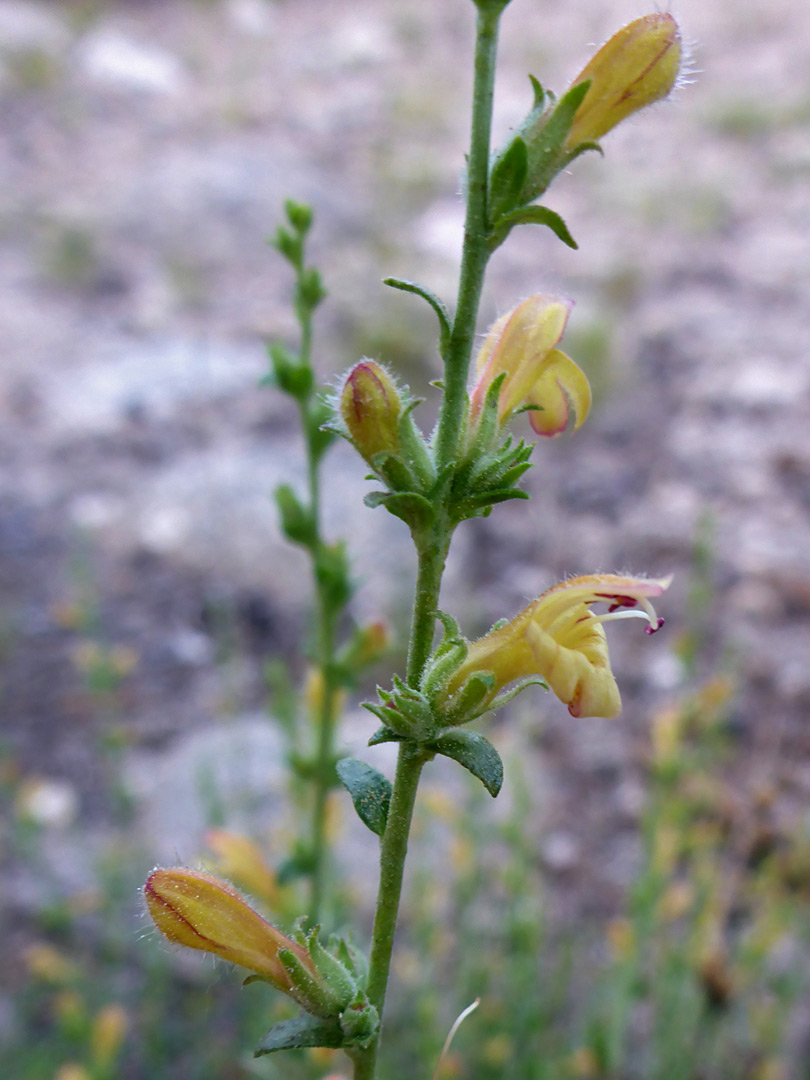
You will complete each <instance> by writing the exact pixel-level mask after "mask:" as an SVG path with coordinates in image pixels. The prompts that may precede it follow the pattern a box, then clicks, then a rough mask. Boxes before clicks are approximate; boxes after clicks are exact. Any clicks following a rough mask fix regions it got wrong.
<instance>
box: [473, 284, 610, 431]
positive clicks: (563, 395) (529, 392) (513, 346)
mask: <svg viewBox="0 0 810 1080" xmlns="http://www.w3.org/2000/svg"><path fill="white" fill-rule="evenodd" d="M571 306H572V305H571V301H570V300H562V299H560V298H559V297H556V296H549V295H547V294H546V293H538V295H536V296H530V297H529V299H528V300H524V301H523V303H521V304H518V306H517V307H516V308H514V309H513V310H512V311H510V312H508V313H507V314H506V315H503V316H501V318H500V319H498V321H497V322H496V323H495V324H494V325H493V326H492V328H491V330H490V331H489V334H488V335H487V337H486V340H485V341H484V344H483V346H482V348H481V351H480V352H479V354H478V359H477V361H476V375H477V379H476V383H475V386H474V387H473V391H472V394H471V398H470V415H471V419H472V420H473V422H474V421H475V419H476V418H477V417H478V416H479V414H480V412H481V409H482V408H483V405H484V401H485V399H486V396H487V391H488V390H489V387H490V386H491V385H492V382H493V380H494V379H496V378H497V377H498V375H500V374H501V372H504V371H505V372H506V378H505V379H504V382H503V385H502V386H501V391H500V396H499V399H498V420H499V421H500V423H501V424H504V423H506V421H507V420H508V419H509V417H510V416H511V415H512V413H513V412H514V411H515V410H516V409H520V408H521V407H523V406H526V405H533V406H535V407H536V408H535V409H533V410H532V411H531V412H530V414H529V418H530V422H531V425H532V427H533V428H534V430H535V431H536V432H537V434H538V435H545V436H548V437H553V436H554V435H559V434H561V433H562V432H563V431H565V429H566V427H567V426H568V420H569V416H570V409H571V407H572V406H573V410H574V415H575V418H576V419H575V423H574V427H575V428H578V427H580V426H581V424H582V423H583V422H584V421H585V418H586V417H587V415H588V412H589V411H590V407H591V388H590V385H589V383H588V379H587V378H586V376H585V374H584V372H583V371H581V370H580V368H578V367H577V365H576V364H575V363H574V361H573V360H571V358H570V357H568V356H566V355H565V353H563V352H560V351H559V349H556V348H555V346H556V344H557V342H558V341H559V340H560V338H561V337H562V335H563V331H564V330H565V324H566V323H567V322H568V315H569V312H570V310H571Z"/></svg>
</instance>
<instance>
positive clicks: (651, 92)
mask: <svg viewBox="0 0 810 1080" xmlns="http://www.w3.org/2000/svg"><path fill="white" fill-rule="evenodd" d="M681 54H682V47H681V35H680V31H679V30H678V24H677V23H676V22H675V20H674V19H673V17H672V16H671V15H670V14H668V13H662V14H656V15H644V16H643V17H642V18H640V19H635V20H634V21H633V22H631V23H629V24H628V25H627V26H625V27H623V29H621V30H619V32H618V33H617V34H614V35H613V37H612V38H610V40H609V41H608V42H606V43H605V44H604V45H603V46H602V48H601V49H600V50H599V52H597V53H596V55H595V56H594V57H593V58H592V59H591V60H590V61H589V62H588V63H587V64H586V65H585V67H584V68H583V69H582V71H580V73H579V75H577V77H576V78H575V79H574V81H573V82H572V83H571V85H572V86H577V85H578V84H579V83H583V82H585V80H586V79H590V80H591V85H590V87H589V88H588V92H587V93H586V95H585V98H584V99H583V101H582V104H581V105H580V107H579V108H578V109H577V112H576V114H575V116H574V122H573V124H572V125H571V129H570V131H569V133H568V138H567V139H566V143H565V145H566V147H567V148H568V149H569V150H573V149H574V148H575V147H576V146H578V145H579V144H580V143H582V142H588V141H591V140H594V139H600V138H601V137H602V136H603V135H605V134H606V133H607V132H608V131H610V130H611V128H614V127H615V126H616V125H617V124H618V123H620V122H621V121H622V120H624V119H625V117H627V116H630V114H631V113H634V112H637V111H638V110H639V109H643V108H644V106H645V105H652V103H653V102H654V101H660V100H661V98H665V97H666V96H667V94H669V92H670V91H671V90H672V88H673V87H674V86H675V84H676V82H677V81H678V75H679V73H680V70H681Z"/></svg>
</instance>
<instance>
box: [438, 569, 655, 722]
mask: <svg viewBox="0 0 810 1080" xmlns="http://www.w3.org/2000/svg"><path fill="white" fill-rule="evenodd" d="M670 580H671V579H670V578H664V579H660V580H655V579H647V578H629V577H620V576H618V575H616V574H591V575H589V576H587V577H578V578H571V579H570V580H569V581H563V582H560V584H559V585H555V586H553V587H552V588H551V589H548V590H547V591H546V592H544V593H543V594H542V595H541V596H539V597H538V598H537V599H536V600H535V601H533V602H532V603H531V604H529V606H528V607H526V608H524V609H523V611H521V612H520V614H519V615H516V616H515V618H514V619H512V620H511V622H508V623H506V624H505V625H504V626H502V627H500V629H498V630H491V631H490V632H489V633H488V634H485V635H484V637H482V638H479V639H478V640H477V641H473V642H472V644H471V645H470V647H469V650H468V652H467V658H466V659H465V660H464V662H463V664H462V665H461V666H460V667H459V668H458V670H457V671H456V672H455V673H454V674H453V676H452V678H451V679H450V681H449V683H448V686H447V690H446V695H447V696H448V697H450V696H451V695H452V694H454V693H455V692H456V691H457V690H461V689H462V688H463V686H464V683H465V682H466V681H467V679H469V678H470V676H472V675H474V674H475V673H476V672H489V673H490V674H492V675H493V676H494V683H493V686H492V687H491V689H490V690H489V692H488V695H487V698H486V699H485V703H489V702H491V701H492V700H493V699H494V698H495V697H496V696H497V695H498V694H499V693H500V691H501V690H503V689H504V688H505V687H506V686H508V685H509V684H510V683H513V682H515V681H516V680H519V679H526V678H529V677H531V676H533V675H539V676H540V677H541V678H542V679H544V680H545V681H546V682H547V683H548V685H549V687H550V689H551V690H553V692H554V693H555V694H556V695H557V697H558V698H559V699H560V701H562V702H564V703H565V704H566V705H567V706H568V711H569V712H570V713H571V715H572V716H603V717H607V718H611V717H614V716H618V714H619V713H620V712H621V698H620V696H619V688H618V687H617V685H616V680H615V679H614V677H613V672H612V671H611V670H610V658H609V656H608V650H607V639H606V637H605V631H604V629H603V628H602V623H604V622H607V621H608V620H610V619H621V618H627V617H632V616H640V617H641V618H643V619H646V620H647V622H648V625H647V627H646V628H645V629H646V631H647V633H650V634H652V633H655V631H656V630H658V629H660V627H661V626H662V625H663V622H664V620H663V619H660V618H659V617H658V616H657V615H656V614H655V610H654V609H653V606H652V603H651V602H650V597H652V596H660V595H661V593H662V592H663V591H664V589H666V588H668V587H669V584H670ZM600 602H601V603H606V604H607V605H608V611H607V614H605V615H595V614H594V613H593V612H592V611H591V610H590V606H591V605H592V604H597V603H600ZM620 609H621V610H620ZM638 609H640V610H638Z"/></svg>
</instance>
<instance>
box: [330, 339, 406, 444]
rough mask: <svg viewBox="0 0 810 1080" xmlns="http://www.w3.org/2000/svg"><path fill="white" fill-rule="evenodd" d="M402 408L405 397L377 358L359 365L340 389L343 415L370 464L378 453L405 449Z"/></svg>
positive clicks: (353, 437)
mask: <svg viewBox="0 0 810 1080" xmlns="http://www.w3.org/2000/svg"><path fill="white" fill-rule="evenodd" d="M402 411H403V405H402V398H401V397H400V395H399V391H398V390H397V387H396V384H395V383H394V380H393V379H392V378H391V376H390V375H389V374H388V372H387V371H386V370H385V368H383V367H381V366H380V365H379V364H377V363H375V362H374V361H373V360H361V361H360V363H359V364H355V366H354V367H353V368H352V369H351V371H350V372H349V374H348V375H347V376H346V381H345V382H344V384H343V388H342V390H341V392H340V415H341V418H342V419H343V423H344V424H345V425H346V428H347V430H348V432H349V435H350V436H351V439H352V442H353V443H354V445H355V446H356V448H357V450H358V451H359V452H360V454H361V455H362V456H363V457H364V458H365V460H366V461H367V462H369V464H373V459H374V457H375V456H376V455H377V454H381V453H390V454H397V453H399V452H400V451H401V449H402V440H401V436H400V430H399V422H400V418H401V416H402Z"/></svg>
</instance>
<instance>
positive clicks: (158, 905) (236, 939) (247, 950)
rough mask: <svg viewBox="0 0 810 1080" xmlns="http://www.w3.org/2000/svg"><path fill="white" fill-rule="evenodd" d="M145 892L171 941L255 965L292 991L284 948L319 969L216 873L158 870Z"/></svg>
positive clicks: (264, 975)
mask: <svg viewBox="0 0 810 1080" xmlns="http://www.w3.org/2000/svg"><path fill="white" fill-rule="evenodd" d="M143 894H144V896H145V898H146V903H147V906H148V908H149V914H150V915H151V916H152V919H153V921H154V923H155V926H156V927H157V928H158V930H160V932H161V934H163V936H164V937H166V938H168V939H169V941H176V942H177V943H178V944H180V945H185V946H186V947H187V948H189V949H201V950H202V951H203V952H209V953H213V954H214V955H215V956H221V957H222V958H223V960H229V961H230V962H231V963H232V964H240V965H241V966H242V967H246V968H250V970H251V971H255V972H256V973H257V974H258V975H261V977H262V978H263V979H266V980H267V981H268V982H270V983H272V984H273V985H274V986H275V987H277V988H278V989H279V990H284V991H285V992H286V993H290V992H291V991H292V990H293V988H292V985H291V983H290V979H289V976H288V974H287V971H286V969H285V966H284V964H282V962H281V960H280V959H279V956H278V953H279V950H280V949H286V950H289V952H291V953H293V954H294V955H295V956H296V957H297V958H298V959H299V960H300V961H301V964H302V965H303V966H304V967H305V968H306V969H308V970H309V971H311V972H314V966H313V963H312V960H311V959H310V956H309V953H308V952H307V950H306V949H304V948H303V947H302V946H301V945H298V944H297V943H296V942H294V941H291V940H290V939H289V938H288V937H286V936H285V935H284V934H282V933H281V931H280V930H277V929H276V928H275V927H274V926H271V925H270V923H269V922H267V921H266V920H265V919H263V918H262V917H261V915H259V914H258V912H256V911H254V910H253V908H251V907H250V906H249V905H248V904H247V903H246V902H245V901H244V900H243V899H242V897H241V896H240V895H239V893H238V892H237V891H236V889H234V888H232V887H231V886H230V885H228V884H227V883H226V882H224V881H220V880H219V879H218V878H215V877H213V876H212V875H211V874H204V873H202V872H200V871H199V870H185V869H183V868H182V867H175V868H173V869H171V870H153V871H152V873H151V874H150V875H149V877H148V878H147V879H146V884H145V885H144V887H143Z"/></svg>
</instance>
